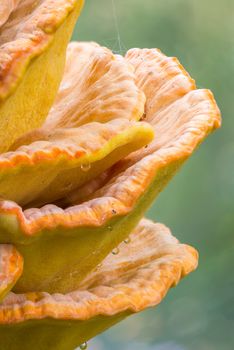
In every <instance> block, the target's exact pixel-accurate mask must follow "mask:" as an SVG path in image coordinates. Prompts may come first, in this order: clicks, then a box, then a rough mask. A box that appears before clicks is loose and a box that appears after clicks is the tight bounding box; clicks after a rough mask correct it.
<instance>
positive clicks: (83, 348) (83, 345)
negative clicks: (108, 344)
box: [80, 342, 88, 350]
mask: <svg viewBox="0 0 234 350" xmlns="http://www.w3.org/2000/svg"><path fill="white" fill-rule="evenodd" d="M86 349H88V344H87V343H86V342H85V343H83V344H81V345H80V350H86Z"/></svg>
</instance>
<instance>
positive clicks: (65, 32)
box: [0, 0, 83, 152]
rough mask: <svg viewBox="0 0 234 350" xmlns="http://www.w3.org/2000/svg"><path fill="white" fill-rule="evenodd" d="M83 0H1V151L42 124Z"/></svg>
mask: <svg viewBox="0 0 234 350" xmlns="http://www.w3.org/2000/svg"><path fill="white" fill-rule="evenodd" d="M82 4H83V0H41V1H35V0H18V1H16V0H1V4H0V138H1V145H0V151H1V152H4V151H7V150H8V149H9V147H10V146H11V144H12V143H13V142H14V140H15V139H16V138H18V137H19V136H20V135H22V134H24V133H25V132H27V131H29V130H31V129H35V128H36V127H39V126H40V125H41V124H42V122H43V121H44V119H45V117H46V115H47V114H48V111H49V109H50V107H51V105H52V103H53V101H54V98H55V95H56V91H57V89H58V87H59V83H60V80H61V77H62V74H63V70H64V63H65V55H66V48H67V43H68V41H69V40H70V37H71V34H72V31H73V27H74V25H75V23H76V19H77V17H78V15H79V12H80V10H81V7H82Z"/></svg>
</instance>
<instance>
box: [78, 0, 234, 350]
mask: <svg viewBox="0 0 234 350" xmlns="http://www.w3.org/2000/svg"><path fill="white" fill-rule="evenodd" d="M74 39H76V40H94V41H97V42H99V43H101V44H103V45H105V46H108V47H110V48H112V49H113V50H114V51H115V52H118V53H124V52H125V51H126V49H128V48H131V47H142V48H143V47H158V48H160V49H161V50H162V51H163V52H164V53H166V54H167V55H170V56H177V57H178V58H179V59H180V61H181V62H182V64H183V65H184V66H185V67H186V69H187V70H188V71H189V73H190V74H191V75H192V77H193V78H195V79H196V82H197V86H198V87H199V88H202V87H208V88H210V89H211V90H212V91H213V92H214V94H215V97H216V99H217V102H218V104H219V107H220V109H221V111H222V115H223V127H222V129H221V130H219V131H218V132H216V133H215V134H213V135H212V136H211V137H209V139H208V140H207V141H206V142H205V143H204V144H203V145H202V147H201V148H200V149H199V150H198V152H197V153H196V154H195V155H194V156H193V157H192V159H191V160H189V162H188V163H187V164H186V165H185V166H184V167H183V168H182V171H181V172H180V173H179V174H178V175H177V176H176V177H175V178H174V179H173V181H172V182H171V183H170V185H169V186H168V187H167V189H166V190H165V191H164V192H163V193H162V194H161V195H160V197H159V198H158V199H157V201H156V203H155V205H154V206H153V207H152V208H151V210H150V211H149V212H148V217H150V218H152V219H154V220H157V221H161V222H163V223H165V224H167V225H168V226H169V227H170V228H171V229H172V231H173V233H174V234H175V235H176V237H178V238H179V239H180V240H181V241H182V242H186V243H189V244H191V245H193V246H195V247H196V248H197V249H198V250H199V252H200V265H199V268H198V270H197V271H196V272H195V273H193V274H192V275H191V276H189V277H188V278H186V279H185V280H184V281H182V283H181V284H180V285H179V286H178V287H177V288H175V289H173V290H171V291H170V292H169V294H168V295H167V297H166V298H165V300H164V302H163V303H162V304H161V305H160V306H159V307H157V308H154V309H150V310H147V311H145V312H143V313H141V314H138V315H135V316H132V317H130V318H129V319H127V320H126V321H124V322H122V323H121V324H119V325H117V326H115V327H114V328H112V329H111V330H109V331H107V332H106V333H105V334H103V335H102V336H100V337H98V338H96V339H95V340H94V341H91V342H90V344H89V349H90V350H107V349H108V350H109V349H112V350H117V349H121V350H232V349H234V272H233V268H234V232H233V231H234V121H233V118H234V116H233V111H234V1H233V0H222V1H221V0H144V1H142V0H113V1H112V0H86V5H85V8H84V10H83V14H82V16H81V17H80V19H79V21H78V25H77V28H76V31H75V34H74Z"/></svg>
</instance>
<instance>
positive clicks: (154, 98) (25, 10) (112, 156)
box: [0, 0, 221, 350]
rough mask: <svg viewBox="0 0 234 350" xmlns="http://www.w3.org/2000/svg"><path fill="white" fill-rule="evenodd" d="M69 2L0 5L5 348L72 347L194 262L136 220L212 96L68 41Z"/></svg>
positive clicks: (137, 59) (72, 8) (180, 76)
mask: <svg viewBox="0 0 234 350" xmlns="http://www.w3.org/2000/svg"><path fill="white" fill-rule="evenodd" d="M81 6H82V1H78V0H77V1H75V0H59V1H54V0H41V1H39V2H38V1H33V0H19V1H14V0H12V1H10V0H5V1H3V2H2V3H1V5H0V14H2V15H1V22H0V26H1V27H0V77H1V79H0V137H1V140H2V142H1V148H0V152H1V153H0V197H1V200H0V269H1V271H2V272H1V274H0V297H1V299H2V301H1V303H0V338H1V340H0V342H1V346H2V347H3V348H4V349H9V350H10V349H12V350H15V349H17V350H21V349H24V350H27V349H31V348H34V349H38V350H39V349H43V350H47V349H51V348H53V349H57V350H63V349H64V350H65V349H66V350H69V349H71V350H73V349H74V347H75V346H77V345H79V344H81V343H83V342H85V341H87V340H88V339H90V338H91V337H93V336H95V335H96V334H98V333H100V332H101V331H103V330H105V329H107V328H109V327H110V326H111V325H113V324H115V323H117V322H119V321H120V320H121V319H123V318H125V317H126V316H128V315H130V314H131V313H134V312H138V311H141V310H143V309H144V308H146V307H149V306H153V305H156V304H158V303H159V302H160V301H161V299H162V298H163V297H164V296H165V294H166V292H167V290H168V289H169V288H170V287H171V286H173V285H175V284H176V283H177V282H178V281H179V280H180V278H181V277H183V276H185V275H187V274H188V273H189V272H191V271H193V270H194V269H195V268H196V266H197V253H196V251H195V250H194V249H193V248H191V247H188V246H185V245H181V244H179V243H178V241H177V240H176V239H175V238H173V237H172V236H171V235H170V233H169V231H168V229H166V228H165V226H163V225H160V224H154V223H152V222H150V221H148V220H146V219H142V217H143V216H144V213H145V211H146V210H147V208H148V207H149V206H150V205H151V204H152V202H153V200H154V199H155V198H156V196H157V195H158V194H159V193H160V192H161V191H162V189H163V188H164V187H165V186H166V184H167V183H168V181H169V180H170V179H171V178H172V177H173V175H174V174H175V173H176V171H178V169H179V168H180V167H181V165H182V164H183V163H184V162H185V161H186V160H187V159H188V158H189V157H190V156H191V154H192V153H193V152H194V151H195V149H196V148H197V147H198V146H199V145H200V144H201V142H202V141H203V140H204V139H205V137H206V136H207V135H208V134H209V133H210V132H212V131H213V130H215V129H216V128H218V127H219V126H220V123H221V118H220V111H219V109H218V107H217V105H216V102H215V100H214V97H213V95H212V93H211V92H210V91H209V90H206V89H201V90H200V89H196V86H195V83H194V80H193V79H192V78H191V77H190V76H189V74H188V73H187V72H186V71H185V69H184V68H183V67H182V66H181V64H180V63H179V62H178V60H177V59H176V58H170V57H167V56H165V55H164V54H163V53H161V52H160V51H159V50H157V49H132V50H130V51H129V52H127V54H126V55H125V57H123V56H121V55H115V54H113V53H112V52H111V51H110V50H109V49H107V48H104V47H101V46H100V45H98V44H96V43H78V42H73V43H70V44H69V45H68V47H67V43H68V41H69V38H70V35H71V32H72V27H73V26H74V23H75V20H76V18H77V15H78V14H79V11H80V9H81ZM66 48H67V51H66ZM65 51H66V52H67V53H66V64H65V67H64V59H65ZM63 69H64V74H63V77H62V72H63ZM59 84H60V86H59ZM9 114H10V116H9ZM129 235H130V237H131V238H130V239H129V238H128V237H129ZM123 241H125V243H121V242H123ZM126 243H127V244H126ZM111 252H112V253H113V254H111ZM149 276H150V279H149ZM10 290H11V292H10V293H9V291H10ZM7 293H9V294H8V295H7ZM12 335H13V336H12ZM26 338H27V342H26V341H25V339H26ZM35 344H36V345H35ZM35 346H36V348H35Z"/></svg>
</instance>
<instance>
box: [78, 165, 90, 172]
mask: <svg viewBox="0 0 234 350" xmlns="http://www.w3.org/2000/svg"><path fill="white" fill-rule="evenodd" d="M80 167H81V170H82V171H89V170H90V168H91V164H90V163H83V164H81V166H80Z"/></svg>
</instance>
